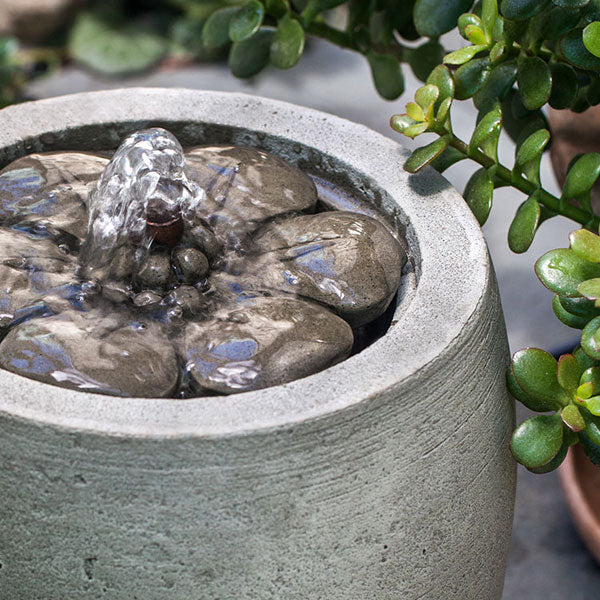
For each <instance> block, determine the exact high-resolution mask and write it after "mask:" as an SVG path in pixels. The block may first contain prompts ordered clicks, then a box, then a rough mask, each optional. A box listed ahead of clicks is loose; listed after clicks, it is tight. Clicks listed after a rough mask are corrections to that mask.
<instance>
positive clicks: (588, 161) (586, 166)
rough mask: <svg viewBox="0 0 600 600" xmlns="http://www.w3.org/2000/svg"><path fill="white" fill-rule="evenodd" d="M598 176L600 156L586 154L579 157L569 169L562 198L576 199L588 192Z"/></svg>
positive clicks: (599, 172)
mask: <svg viewBox="0 0 600 600" xmlns="http://www.w3.org/2000/svg"><path fill="white" fill-rule="evenodd" d="M598 176H600V154H598V153H597V152H588V153H587V154H583V155H582V156H580V157H579V158H578V159H577V160H576V161H575V162H574V163H573V164H572V165H571V167H570V168H569V171H568V173H567V178H566V179H565V184H564V186H563V191H562V198H566V199H571V198H577V197H578V196H581V195H582V194H585V193H587V192H589V191H590V190H591V189H592V186H593V185H594V183H595V182H596V179H598Z"/></svg>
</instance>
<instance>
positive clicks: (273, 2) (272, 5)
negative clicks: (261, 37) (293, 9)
mask: <svg viewBox="0 0 600 600" xmlns="http://www.w3.org/2000/svg"><path fill="white" fill-rule="evenodd" d="M264 4H265V11H266V13H267V14H269V15H273V16H274V17H275V18H276V19H281V17H283V16H284V15H285V14H286V13H287V11H288V10H289V8H290V5H289V4H288V0H265V3H264Z"/></svg>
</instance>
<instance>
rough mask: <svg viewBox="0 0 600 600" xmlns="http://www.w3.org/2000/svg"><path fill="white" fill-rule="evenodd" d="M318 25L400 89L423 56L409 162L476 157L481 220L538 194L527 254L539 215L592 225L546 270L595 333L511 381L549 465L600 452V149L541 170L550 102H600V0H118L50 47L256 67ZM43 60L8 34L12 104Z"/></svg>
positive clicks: (113, 64)
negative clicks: (559, 178) (553, 176)
mask: <svg viewBox="0 0 600 600" xmlns="http://www.w3.org/2000/svg"><path fill="white" fill-rule="evenodd" d="M332 9H335V10H332ZM332 16H333V18H332ZM452 30H458V32H459V34H460V36H462V38H463V40H464V41H463V43H461V44H460V47H458V48H454V49H446V48H445V47H444V45H443V43H442V41H443V40H442V36H443V35H444V34H446V33H447V32H450V31H452ZM307 36H312V37H319V38H323V39H326V40H328V41H329V42H331V43H333V44H336V45H338V46H340V47H342V48H345V49H350V50H354V51H356V52H358V53H360V54H362V55H363V56H364V57H365V58H366V60H367V61H368V63H369V65H370V68H371V73H372V79H373V82H374V85H375V87H376V89H377V91H378V92H379V94H380V95H381V96H383V97H384V98H386V99H389V100H393V99H396V98H398V97H399V96H400V95H402V93H403V92H404V76H403V68H404V66H403V65H404V64H405V63H406V64H408V65H409V66H410V68H411V69H412V70H413V72H414V74H415V75H416V76H417V78H419V79H420V80H421V81H422V82H423V83H424V85H423V86H422V87H420V88H419V89H418V90H417V92H416V94H415V98H414V102H409V103H408V104H407V105H406V112H405V113H404V114H400V115H395V116H393V117H392V118H391V126H392V127H393V128H394V129H395V130H396V131H398V132H399V133H401V134H403V135H406V136H409V137H411V138H415V137H417V136H420V135H422V134H432V135H433V136H434V139H433V141H429V142H428V143H427V144H426V145H423V146H422V147H420V148H418V149H417V150H416V151H414V152H413V154H412V155H411V156H410V158H409V159H408V160H407V162H406V164H405V169H406V170H407V171H409V172H411V173H415V172H417V171H419V170H421V169H423V168H424V167H426V166H427V165H430V166H433V167H434V168H436V169H437V170H438V171H440V172H443V171H444V170H445V169H447V168H448V167H450V166H451V165H453V164H455V163H456V162H458V161H461V160H466V159H468V160H470V161H474V162H475V163H477V164H478V165H479V169H478V170H477V171H476V172H475V173H474V175H473V176H472V177H471V179H470V180H469V182H468V183H467V186H466V189H465V190H464V197H465V200H466V202H467V203H468V205H469V207H470V208H471V210H472V212H473V214H474V215H475V217H476V218H477V220H478V221H479V223H480V224H482V225H483V223H485V221H486V219H487V218H488V216H489V214H490V210H491V207H492V202H493V198H494V191H495V190H496V189H498V188H500V187H505V186H506V187H512V188H514V189H516V190H518V192H520V193H521V194H522V195H523V202H522V204H521V205H520V207H519V208H518V210H517V211H516V214H515V217H514V219H513V221H512V224H511V225H510V228H509V230H508V244H509V246H510V248H511V250H512V251H514V252H516V253H522V252H525V251H526V250H527V249H528V248H529V247H530V245H531V243H532V240H533V238H534V236H535V233H536V231H537V230H538V228H539V227H540V225H541V224H542V223H543V222H544V221H546V220H548V219H551V218H553V217H555V216H557V215H562V216H564V217H567V218H569V219H571V220H572V221H574V222H575V223H576V224H577V226H579V227H580V229H578V230H577V231H574V232H573V233H572V234H571V236H570V240H569V242H570V244H569V248H560V249H557V250H553V251H551V252H548V253H547V254H545V255H544V256H542V257H541V258H540V259H539V261H538V262H537V264H536V267H535V269H536V272H537V274H538V276H539V278H540V280H541V281H542V283H543V284H544V285H545V286H546V287H548V288H549V289H550V290H552V291H553V292H554V294H555V296H554V301H553V308H554V312H555V314H556V316H557V317H558V318H559V319H560V320H561V321H562V322H563V323H565V324H567V325H568V326H570V327H574V328H576V329H580V330H581V342H580V344H579V345H578V346H577V347H576V348H574V349H573V351H572V353H570V354H566V355H563V356H561V357H560V358H559V359H558V360H556V359H555V358H554V357H553V356H552V355H550V354H549V353H547V352H545V351H543V350H540V349H536V348H526V349H524V350H521V351H519V352H517V353H516V354H515V356H514V357H513V359H512V363H511V366H510V368H509V370H508V374H507V385H508V388H509V390H510V392H511V393H512V395H513V396H514V397H515V398H516V399H518V400H519V401H521V402H522V403H523V404H524V405H525V406H527V407H528V408H529V409H531V410H533V411H535V412H539V413H542V414H539V415H537V416H534V417H532V418H530V419H528V420H526V421H525V422H524V423H522V424H521V425H519V426H518V427H517V429H516V431H515V432H514V434H513V437H512V440H511V449H512V452H513V454H514V456H515V458H516V459H517V460H518V461H519V462H520V463H522V464H523V465H525V466H526V467H527V468H528V469H530V470H531V471H534V472H538V473H540V472H547V471H550V470H552V469H554V468H556V467H557V466H558V465H559V464H560V463H561V462H562V460H563V459H564V457H565V455H566V452H567V450H568V448H569V446H571V445H573V444H576V443H581V445H582V446H583V448H584V450H585V452H586V454H587V456H588V457H589V458H590V460H591V461H592V462H594V463H595V464H597V465H600V237H599V236H598V235H597V234H596V232H597V231H598V227H599V225H600V220H599V218H598V216H597V215H596V214H595V213H594V211H593V209H592V204H591V190H592V187H593V186H594V184H595V182H596V180H597V178H598V176H599V175H600V154H598V153H594V152H592V153H587V154H582V155H580V156H578V157H576V158H575V159H574V160H573V161H572V163H571V165H570V167H569V169H568V172H567V175H566V180H565V183H564V185H563V187H562V192H561V194H560V195H554V194H552V193H550V192H549V191H547V190H546V189H545V188H544V185H543V182H542V181H541V177H540V161H541V157H542V154H543V153H544V152H545V151H547V150H548V149H549V147H550V144H551V142H552V135H551V131H550V129H549V127H548V124H547V121H546V117H545V114H544V108H545V107H546V106H548V105H549V106H550V107H552V108H554V109H558V110H571V111H574V112H583V111H585V110H586V109H587V108H589V107H590V106H594V105H597V104H600V0H500V1H499V2H498V0H482V1H479V2H473V0H206V1H202V0H144V1H143V2H132V1H130V0H111V1H109V2H106V3H102V4H101V5H100V4H97V5H91V6H90V5H88V6H87V8H86V7H84V9H83V11H82V12H80V13H79V14H77V15H76V17H75V19H74V21H73V23H72V24H71V25H70V26H69V27H68V28H67V29H66V31H65V32H63V33H62V38H61V37H60V36H58V37H59V39H63V40H64V44H65V47H64V48H63V49H59V50H58V51H57V54H55V55H52V54H50V56H55V57H56V56H59V57H60V58H59V60H63V61H64V60H71V59H73V60H76V61H78V62H80V63H81V64H83V65H84V66H88V67H90V68H92V69H94V70H96V71H100V72H101V73H105V74H109V75H120V74H123V73H125V72H134V71H139V70H141V69H144V68H148V67H150V66H152V65H155V64H157V62H158V61H161V60H165V59H166V58H169V57H171V58H172V57H178V58H179V59H181V57H182V56H183V57H185V58H186V60H203V59H207V58H209V59H215V58H219V57H225V56H227V57H228V61H229V66H230V68H231V71H232V72H233V74H235V75H237V76H239V77H252V76H254V75H256V74H258V73H259V72H260V71H261V70H262V69H263V68H265V67H267V66H268V65H271V66H273V67H275V68H278V69H288V68H291V67H293V66H294V65H295V64H296V63H297V62H298V61H299V60H300V59H301V57H302V54H303V51H304V48H305V42H306V38H307ZM444 39H445V38H444ZM42 56H44V54H42ZM28 69H29V70H28ZM31 73H32V69H31V65H29V67H28V63H27V60H26V55H25V58H24V56H23V51H21V50H19V49H18V48H17V47H16V46H15V44H14V42H13V41H12V40H10V39H5V40H4V41H2V42H1V43H0V92H1V93H0V102H2V103H4V104H6V103H9V102H12V101H13V100H14V99H16V97H17V90H18V86H19V85H20V84H22V83H23V82H24V81H25V80H26V79H27V77H28V76H29V75H30V74H31ZM460 100H472V102H473V103H474V105H475V107H476V108H477V111H478V117H477V122H476V123H475V124H474V130H473V133H472V135H471V137H470V139H468V140H465V139H461V138H460V137H458V136H457V135H456V134H455V132H454V130H453V127H452V112H453V106H454V103H455V101H460ZM503 132H505V133H506V134H507V135H509V136H510V137H511V138H512V139H513V140H514V141H515V142H516V154H515V158H514V161H512V164H508V165H506V164H502V163H501V162H500V160H499V157H498V142H499V138H500V135H502V133H503Z"/></svg>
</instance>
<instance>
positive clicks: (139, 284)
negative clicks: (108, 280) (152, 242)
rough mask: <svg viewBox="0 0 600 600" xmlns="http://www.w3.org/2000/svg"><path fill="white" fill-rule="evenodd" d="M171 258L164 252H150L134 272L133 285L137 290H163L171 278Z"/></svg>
mask: <svg viewBox="0 0 600 600" xmlns="http://www.w3.org/2000/svg"><path fill="white" fill-rule="evenodd" d="M173 275H174V273H173V269H172V268H171V259H170V256H169V254H167V253H166V252H150V253H149V254H148V256H146V258H145V259H144V260H143V262H142V263H141V264H140V266H139V267H138V268H137V271H136V273H135V274H134V279H133V281H134V285H135V286H136V288H137V289H139V290H145V289H150V290H154V291H155V292H160V291H162V290H165V289H166V288H167V286H168V285H169V282H171V281H172V280H173Z"/></svg>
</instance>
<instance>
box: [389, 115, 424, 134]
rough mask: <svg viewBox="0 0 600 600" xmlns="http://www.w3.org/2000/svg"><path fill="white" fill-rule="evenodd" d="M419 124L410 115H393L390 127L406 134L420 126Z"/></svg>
mask: <svg viewBox="0 0 600 600" xmlns="http://www.w3.org/2000/svg"><path fill="white" fill-rule="evenodd" d="M418 124H419V122H418V121H415V120H414V119H413V118H412V117H410V116H409V115H393V116H392V118H391V119H390V127H391V128H392V129H395V130H396V131H397V132H398V133H402V134H405V132H406V130H407V129H408V128H409V127H412V126H413V125H418Z"/></svg>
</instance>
